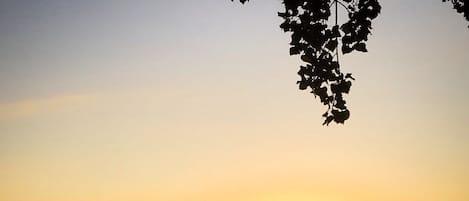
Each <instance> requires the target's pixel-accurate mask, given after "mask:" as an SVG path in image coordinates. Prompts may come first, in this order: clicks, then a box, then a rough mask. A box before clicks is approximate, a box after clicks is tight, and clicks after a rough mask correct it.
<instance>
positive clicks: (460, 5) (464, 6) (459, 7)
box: [443, 0, 469, 27]
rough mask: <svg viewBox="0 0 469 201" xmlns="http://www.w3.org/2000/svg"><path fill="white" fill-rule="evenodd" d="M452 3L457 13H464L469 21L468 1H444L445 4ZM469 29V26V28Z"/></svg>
mask: <svg viewBox="0 0 469 201" xmlns="http://www.w3.org/2000/svg"><path fill="white" fill-rule="evenodd" d="M447 1H451V3H453V8H454V9H456V12H458V13H463V15H464V17H465V18H466V20H467V21H469V5H468V3H467V2H468V1H467V0H443V2H447ZM468 27H469V26H468Z"/></svg>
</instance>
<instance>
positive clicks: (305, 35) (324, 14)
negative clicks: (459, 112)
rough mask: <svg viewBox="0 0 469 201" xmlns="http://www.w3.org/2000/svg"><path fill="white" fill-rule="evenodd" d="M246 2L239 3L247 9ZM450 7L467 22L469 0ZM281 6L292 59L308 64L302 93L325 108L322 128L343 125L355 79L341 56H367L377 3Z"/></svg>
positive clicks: (299, 0)
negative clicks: (341, 17)
mask: <svg viewBox="0 0 469 201" xmlns="http://www.w3.org/2000/svg"><path fill="white" fill-rule="evenodd" d="M231 1H234V0H231ZM248 1H249V0H239V2H241V3H243V4H244V3H246V2H248ZM446 1H448V0H443V2H446ZM451 2H452V3H453V4H454V8H455V9H456V11H457V12H458V13H464V16H465V17H466V19H467V20H469V14H468V13H469V11H468V6H467V4H466V0H451ZM282 3H283V4H284V6H285V10H284V11H283V12H279V13H278V16H279V17H281V18H283V20H284V22H283V23H282V24H280V28H281V29H282V30H283V31H285V32H291V42H290V55H300V58H301V60H302V61H303V62H305V65H302V66H300V70H299V71H298V75H299V76H300V80H299V81H298V82H297V84H299V88H300V90H310V92H311V93H312V94H313V95H314V96H315V97H319V99H320V101H321V103H322V104H324V105H327V107H328V109H327V111H326V112H325V113H324V114H323V117H324V118H325V120H324V123H323V125H329V123H331V122H332V121H334V122H336V123H342V124H343V123H344V122H345V120H347V119H348V118H349V117H350V111H349V110H348V109H347V106H346V101H345V99H344V94H348V93H349V91H350V87H351V86H352V80H355V79H354V78H353V77H352V74H351V73H343V72H342V71H341V69H340V63H339V54H340V52H339V51H341V53H342V54H348V53H351V52H354V51H358V52H367V51H368V50H367V48H366V41H368V36H369V34H370V33H371V30H372V27H371V25H372V20H373V19H375V18H376V17H378V15H379V13H380V11H381V6H380V4H379V2H378V0H283V1H282ZM340 7H342V8H340ZM339 8H340V9H345V10H346V11H347V13H348V15H347V16H346V17H347V20H346V21H345V23H343V24H338V20H337V19H338V9H339ZM331 16H333V17H331ZM331 19H333V20H334V22H335V23H334V22H332V23H331ZM331 24H332V25H331Z"/></svg>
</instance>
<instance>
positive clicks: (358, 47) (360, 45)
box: [353, 43, 368, 52]
mask: <svg viewBox="0 0 469 201" xmlns="http://www.w3.org/2000/svg"><path fill="white" fill-rule="evenodd" d="M353 49H355V50H357V51H360V52H368V50H367V49H366V44H365V43H356V44H355V45H353Z"/></svg>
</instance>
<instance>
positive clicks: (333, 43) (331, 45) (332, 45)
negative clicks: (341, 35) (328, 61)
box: [325, 40, 338, 52]
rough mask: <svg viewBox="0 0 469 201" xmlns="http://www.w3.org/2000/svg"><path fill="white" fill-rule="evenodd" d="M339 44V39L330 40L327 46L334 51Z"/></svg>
mask: <svg viewBox="0 0 469 201" xmlns="http://www.w3.org/2000/svg"><path fill="white" fill-rule="evenodd" d="M337 45H338V42H337V40H330V41H329V42H328V43H327V44H326V46H325V47H326V48H327V49H328V50H329V51H331V52H334V50H335V49H336V48H337Z"/></svg>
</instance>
